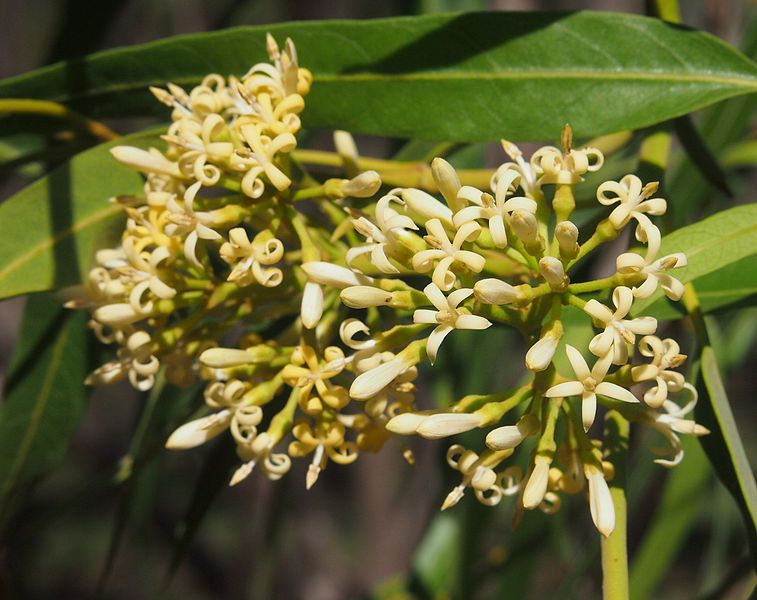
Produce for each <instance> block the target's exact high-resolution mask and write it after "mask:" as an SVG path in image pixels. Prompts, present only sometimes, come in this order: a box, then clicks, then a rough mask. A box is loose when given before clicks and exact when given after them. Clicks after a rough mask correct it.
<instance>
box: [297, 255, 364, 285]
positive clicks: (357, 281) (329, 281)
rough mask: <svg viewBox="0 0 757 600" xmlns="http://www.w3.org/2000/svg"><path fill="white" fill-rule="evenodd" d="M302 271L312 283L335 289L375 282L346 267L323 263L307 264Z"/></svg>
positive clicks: (313, 262)
mask: <svg viewBox="0 0 757 600" xmlns="http://www.w3.org/2000/svg"><path fill="white" fill-rule="evenodd" d="M302 270H303V271H305V274H306V275H307V276H308V279H310V281H313V282H315V283H320V284H321V285H326V286H329V287H335V288H346V287H349V286H351V285H369V284H370V283H371V282H372V281H373V279H371V278H370V277H367V276H366V275H362V274H361V273H355V271H350V270H349V269H348V268H346V267H340V266H339V265H333V264H331V263H327V262H321V261H312V262H307V263H305V264H303V265H302Z"/></svg>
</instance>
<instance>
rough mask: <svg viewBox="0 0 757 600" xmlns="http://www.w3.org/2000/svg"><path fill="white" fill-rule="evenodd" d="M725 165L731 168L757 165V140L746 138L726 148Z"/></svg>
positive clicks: (724, 153) (724, 154)
mask: <svg viewBox="0 0 757 600" xmlns="http://www.w3.org/2000/svg"><path fill="white" fill-rule="evenodd" d="M723 165H725V166H726V167H731V168H738V167H755V166H757V140H746V141H744V142H739V143H737V144H733V145H732V146H729V147H728V148H726V150H725V151H724V152H723Z"/></svg>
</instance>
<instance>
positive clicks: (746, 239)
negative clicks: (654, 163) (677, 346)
mask: <svg viewBox="0 0 757 600" xmlns="http://www.w3.org/2000/svg"><path fill="white" fill-rule="evenodd" d="M673 252H685V253H686V258H687V259H688V262H689V264H688V266H686V267H684V268H682V269H676V270H675V271H673V273H672V274H673V276H674V277H676V278H677V279H679V280H680V281H681V282H683V283H687V282H689V281H694V280H696V279H697V278H699V277H702V276H704V275H707V274H709V273H713V272H715V271H717V270H719V269H722V268H724V267H726V266H728V265H730V264H732V263H735V262H736V261H739V260H741V259H743V258H747V257H750V256H754V255H755V253H757V204H747V205H743V206H737V207H734V208H731V209H728V210H724V211H721V212H719V213H717V214H715V215H713V216H711V217H708V218H706V219H703V220H702V221H699V222H698V223H695V224H693V225H689V226H687V227H682V228H681V229H678V230H676V231H674V232H673V233H671V234H669V235H666V236H665V237H664V238H662V247H661V249H660V254H659V256H665V255H667V254H671V253H673ZM749 282H754V277H753V275H752V276H751V277H750V278H749V279H748V280H747V281H746V282H733V283H734V284H738V285H741V284H742V283H747V286H748V287H751V284H750V283H749ZM747 292H748V290H747ZM747 295H748V294H747ZM662 297H663V293H662V290H660V289H658V290H657V292H655V293H654V294H652V295H651V296H650V297H649V298H645V299H642V300H638V301H636V302H635V303H634V313H635V314H640V313H642V312H645V313H646V312H647V308H648V307H650V306H651V305H652V304H653V303H655V302H657V301H658V300H660V299H661V298H662Z"/></svg>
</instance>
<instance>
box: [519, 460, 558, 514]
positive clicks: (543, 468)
mask: <svg viewBox="0 0 757 600" xmlns="http://www.w3.org/2000/svg"><path fill="white" fill-rule="evenodd" d="M551 463H552V461H551V459H550V458H549V457H548V456H543V455H541V454H537V455H536V458H534V470H533V471H531V475H530V476H529V478H528V483H526V488H525V489H524V490H523V508H526V509H532V508H536V507H537V506H539V504H541V501H542V500H544V494H546V493H547V484H548V483H549V465H550V464H551Z"/></svg>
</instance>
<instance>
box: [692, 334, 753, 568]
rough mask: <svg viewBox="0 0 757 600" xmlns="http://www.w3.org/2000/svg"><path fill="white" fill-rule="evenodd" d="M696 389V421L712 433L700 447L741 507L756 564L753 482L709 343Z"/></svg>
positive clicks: (700, 368)
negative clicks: (697, 392) (698, 396)
mask: <svg viewBox="0 0 757 600" xmlns="http://www.w3.org/2000/svg"><path fill="white" fill-rule="evenodd" d="M697 389H698V390H699V394H700V396H704V398H705V399H707V400H709V401H706V402H702V403H700V405H699V406H698V407H697V421H699V422H701V423H702V424H703V425H705V426H706V427H707V428H709V429H710V431H711V432H712V433H711V434H710V435H708V436H704V437H702V438H701V442H702V446H703V447H704V449H705V451H706V452H707V454H708V456H709V458H710V462H712V465H713V468H714V470H715V473H716V474H717V476H718V477H719V478H720V480H721V481H722V482H723V484H725V486H726V487H727V488H728V490H729V491H730V492H731V494H732V495H733V497H734V498H735V499H736V503H737V504H738V505H739V508H740V509H741V512H742V514H743V517H744V523H745V525H746V531H747V537H748V540H749V546H750V548H751V551H752V561H753V563H754V564H755V565H757V485H755V479H754V473H753V471H752V467H751V465H750V464H749V459H748V458H747V454H746V451H745V450H744V445H743V444H742V442H741V437H740V435H739V430H738V428H737V427H736V421H735V419H734V416H733V412H732V411H731V405H730V403H729V401H728V396H727V394H726V391H725V386H724V385H723V381H722V379H721V377H720V370H719V369H718V363H717V358H716V356H715V352H714V351H713V349H712V347H710V346H704V347H703V348H702V354H701V357H700V365H699V374H698V377H697Z"/></svg>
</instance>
